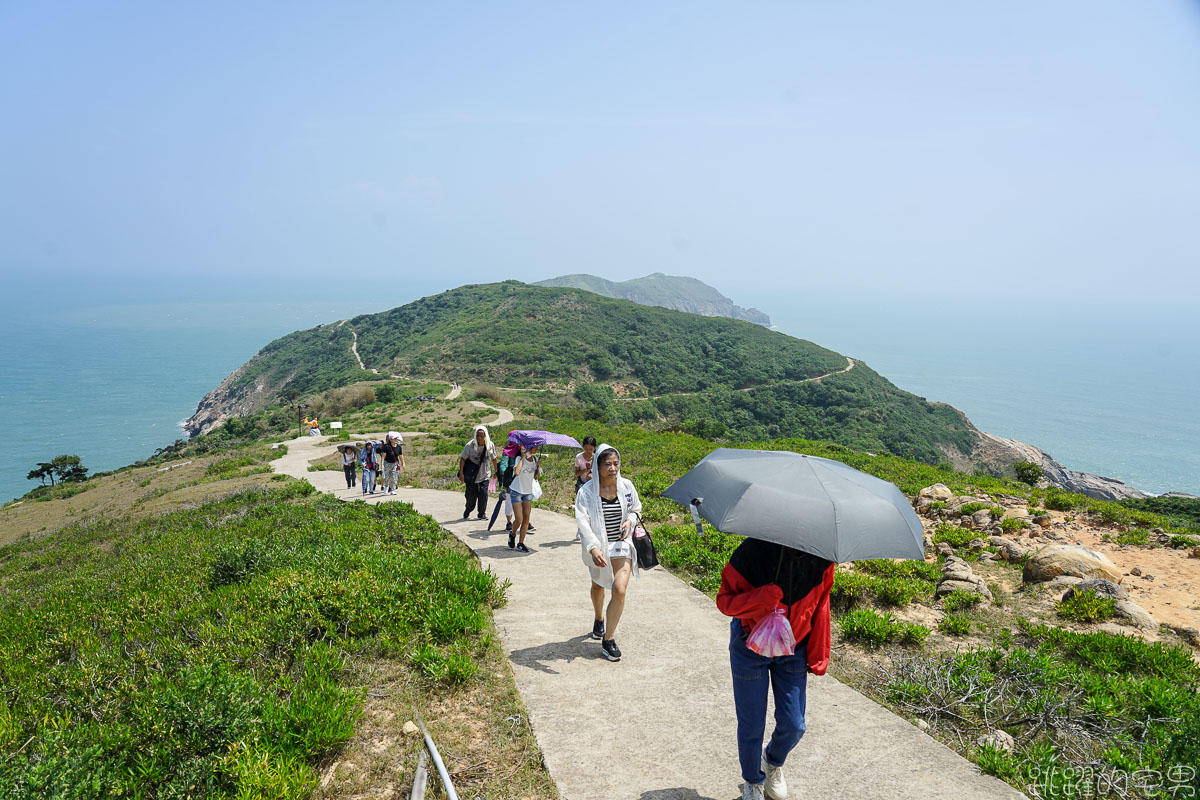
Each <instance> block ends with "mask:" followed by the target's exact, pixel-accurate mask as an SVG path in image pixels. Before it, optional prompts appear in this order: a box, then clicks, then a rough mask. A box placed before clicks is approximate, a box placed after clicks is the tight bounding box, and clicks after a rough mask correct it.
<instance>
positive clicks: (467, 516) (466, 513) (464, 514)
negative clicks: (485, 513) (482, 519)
mask: <svg viewBox="0 0 1200 800" xmlns="http://www.w3.org/2000/svg"><path fill="white" fill-rule="evenodd" d="M470 518H471V512H470V511H464V512H463V519H470Z"/></svg>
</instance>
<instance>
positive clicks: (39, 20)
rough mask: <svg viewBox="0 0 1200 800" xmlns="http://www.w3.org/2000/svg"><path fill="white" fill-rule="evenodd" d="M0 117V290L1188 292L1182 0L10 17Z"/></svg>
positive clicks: (1174, 299)
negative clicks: (626, 284)
mask: <svg viewBox="0 0 1200 800" xmlns="http://www.w3.org/2000/svg"><path fill="white" fill-rule="evenodd" d="M0 108H2V109H3V117H4V122H3V124H0V276H2V277H3V280H4V282H5V285H6V287H7V291H6V292H5V293H4V295H5V297H6V298H7V299H8V301H10V302H12V301H15V302H17V303H23V304H40V303H43V302H45V300H46V299H47V298H51V301H52V302H59V303H61V304H63V305H66V306H70V305H71V304H73V303H83V302H87V301H90V300H95V299H96V298H97V297H99V296H102V295H103V296H105V297H109V296H117V297H120V298H122V299H123V300H127V301H130V302H147V303H150V302H165V301H168V300H178V299H182V298H188V299H199V300H230V299H236V300H287V299H296V300H301V299H312V298H315V297H322V298H326V297H337V298H347V299H348V298H358V297H364V298H371V297H374V296H375V295H376V294H377V293H384V292H388V291H391V292H397V291H400V292H401V293H402V294H404V295H406V299H410V298H411V296H412V290H413V289H417V290H418V291H419V292H424V293H431V292H435V291H439V290H441V289H445V288H450V287H453V286H456V285H459V284H462V283H474V282H485V281H492V280H502V279H506V278H517V279H521V280H530V281H532V280H539V279H542V278H546V277H550V276H553V275H559V274H564V273H570V272H590V273H593V274H598V275H602V276H605V277H608V278H611V279H615V280H623V279H627V278H632V277H636V276H640V275H644V274H647V273H650V272H656V271H660V272H666V273H668V274H680V275H690V276H693V277H697V278H700V279H701V280H705V281H707V282H709V283H711V284H713V285H714V286H716V287H717V288H719V289H721V290H722V291H724V292H725V293H726V294H727V295H730V296H731V297H733V298H734V300H735V301H738V300H739V291H743V292H744V293H745V294H747V295H750V296H762V295H769V296H776V297H781V298H786V297H788V296H791V295H789V293H797V292H810V291H815V292H821V291H838V292H843V293H850V294H851V295H852V294H853V293H855V292H863V293H875V294H876V295H878V296H885V297H886V296H895V297H896V298H898V299H900V300H905V301H913V300H922V301H928V300H930V299H932V300H933V301H934V302H965V303H970V302H976V301H977V299H980V298H984V297H986V298H996V299H1000V300H1015V301H1021V302H1045V303H1047V304H1050V305H1053V304H1056V303H1057V304H1062V303H1074V304H1078V303H1084V304H1095V305H1096V306H1097V307H1100V306H1127V307H1136V308H1140V309H1142V310H1147V309H1158V308H1169V309H1171V308H1180V309H1190V308H1193V307H1194V303H1195V297H1196V294H1197V289H1200V278H1198V277H1197V275H1198V274H1200V270H1197V267H1198V266H1200V225H1197V209H1200V147H1198V146H1197V143H1198V142H1200V3H1197V2H1194V1H1193V2H1185V1H1184V0H1139V2H1136V3H1133V2H1128V0H1056V2H1052V3H1047V2H1045V0H1031V1H1029V2H1023V1H1021V0H1014V1H1013V2H1005V3H963V2H961V0H944V1H943V2H932V1H930V2H921V1H920V0H912V1H910V2H905V3H894V2H882V0H881V1H880V2H852V1H850V0H828V1H826V2H821V1H819V0H814V1H811V2H802V3H797V2H780V3H765V2H764V3H752V4H732V3H717V2H703V1H700V2H694V1H691V0H689V2H651V3H639V4H633V3H628V4H596V3H587V4H585V3H561V2H553V3H550V2H547V3H528V2H524V3H523V2H515V3H489V4H484V3H474V4H472V3H452V4H451V3H444V4H438V3H429V2H419V3H403V2H386V3H370V2H362V3H353V4H346V3H341V4H334V3H304V2H287V3H283V2H278V3H270V2H264V3H234V2H206V3H195V2H193V3H149V2H145V3H139V2H127V3H118V4H113V3H104V2H19V1H17V0H14V1H13V2H5V3H0ZM54 298H57V301H55V300H54ZM110 299H111V298H110ZM364 303H365V306H366V307H364V309H363V310H364V311H366V310H376V309H379V308H386V307H389V306H390V305H391V304H389V303H386V302H378V303H375V302H366V301H364Z"/></svg>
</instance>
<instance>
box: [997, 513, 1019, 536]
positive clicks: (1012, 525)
mask: <svg viewBox="0 0 1200 800" xmlns="http://www.w3.org/2000/svg"><path fill="white" fill-rule="evenodd" d="M1024 528H1025V520H1023V519H1017V518H1016V517H1008V518H1006V519H1002V520H1000V530H1002V531H1004V532H1005V533H1015V532H1016V531H1019V530H1024Z"/></svg>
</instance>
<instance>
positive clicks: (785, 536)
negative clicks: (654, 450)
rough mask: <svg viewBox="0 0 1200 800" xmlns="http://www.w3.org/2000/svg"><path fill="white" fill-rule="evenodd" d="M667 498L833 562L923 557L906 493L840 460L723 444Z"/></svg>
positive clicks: (726, 526) (745, 532)
mask: <svg viewBox="0 0 1200 800" xmlns="http://www.w3.org/2000/svg"><path fill="white" fill-rule="evenodd" d="M663 496H664V497H669V498H671V499H672V500H674V501H675V502H677V503H680V504H681V505H684V506H689V505H694V506H695V508H696V509H697V510H698V511H699V512H700V515H701V516H702V517H704V518H705V519H706V520H708V521H709V522H710V523H712V524H713V525H714V526H715V527H716V528H717V530H720V531H724V532H725V533H736V534H739V535H741V536H749V537H751V538H754V539H763V540H765V541H768V542H775V543H776V544H782V545H786V546H787V547H793V548H795V549H797V550H803V551H804V552H806V553H812V554H813V555H817V556H820V557H821V558H825V559H828V560H830V561H855V560H857V559H860V558H913V559H918V558H924V557H925V547H924V533H923V532H922V529H921V520H920V519H918V518H917V515H916V513H915V512H914V511H913V510H912V506H911V505H909V503H908V500H907V498H905V496H904V495H903V493H901V491H900V490H899V489H897V488H896V487H895V485H894V484H891V483H888V482H887V481H884V480H880V479H879V478H876V477H873V476H871V475H868V474H866V473H865V472H859V471H858V470H856V469H854V468H853V467H848V466H846V465H845V464H843V463H841V462H840V461H831V460H829V459H827V458H817V457H816V456H806V455H801V454H800V453H788V452H779V451H769V450H734V449H730V448H725V447H722V448H720V449H718V450H714V451H713V452H711V453H709V454H708V455H707V456H705V458H704V460H703V461H701V462H700V463H699V464H697V465H696V466H695V467H693V468H692V469H691V470H690V471H689V472H688V473H687V474H686V475H684V476H683V477H682V478H680V479H679V480H677V481H675V483H673V484H671V486H669V487H668V488H667V490H666V491H665V492H663Z"/></svg>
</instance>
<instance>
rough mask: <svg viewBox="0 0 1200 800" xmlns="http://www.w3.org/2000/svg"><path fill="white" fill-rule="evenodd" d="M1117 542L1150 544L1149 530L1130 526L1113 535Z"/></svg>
mask: <svg viewBox="0 0 1200 800" xmlns="http://www.w3.org/2000/svg"><path fill="white" fill-rule="evenodd" d="M1115 541H1116V542H1117V543H1119V544H1150V531H1148V530H1145V529H1143V528H1130V529H1129V530H1127V531H1125V532H1124V533H1119V534H1117V536H1116V537H1115Z"/></svg>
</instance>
